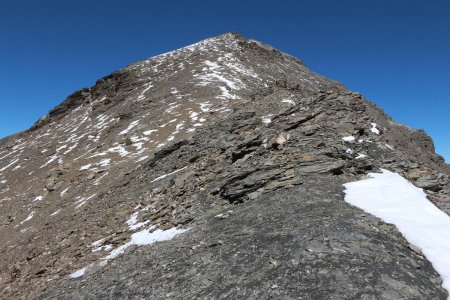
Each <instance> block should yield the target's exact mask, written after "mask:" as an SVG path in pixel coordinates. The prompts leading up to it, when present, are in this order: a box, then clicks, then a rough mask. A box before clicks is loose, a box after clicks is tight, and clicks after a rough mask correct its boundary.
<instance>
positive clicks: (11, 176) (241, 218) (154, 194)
mask: <svg viewBox="0 0 450 300" xmlns="http://www.w3.org/2000/svg"><path fill="white" fill-rule="evenodd" d="M304 79H307V80H304ZM372 123H375V124H376V128H377V129H378V130H379V134H376V133H374V132H372V131H371V128H373V125H372ZM349 136H353V138H354V140H352V142H351V143H348V142H345V141H344V140H343V138H344V137H349ZM360 154H364V155H366V156H365V157H364V159H359V158H361V156H360ZM0 157H3V158H2V159H1V160H0V170H2V171H1V172H0V208H1V209H0V219H1V220H2V223H1V225H0V251H1V253H7V255H3V256H2V257H1V259H0V290H1V291H2V297H4V298H5V299H16V298H19V299H23V298H35V299H46V298H114V299H116V298H151V299H161V298H164V299H165V298H174V299H177V298H180V299H181V298H183V299H185V298H189V299H191V298H192V299H195V298H220V297H223V298H258V299H259V298H275V299H278V298H312V299H327V298H345V299H347V298H348V299H350V298H351V299H353V298H362V299H364V298H366V299H380V298H382V297H388V298H389V297H391V298H392V297H399V298H406V299H410V298H411V299H412V298H419V299H445V298H446V297H447V293H446V292H445V290H443V289H442V287H441V283H440V281H439V276H438V275H437V273H436V272H435V271H434V270H433V269H432V266H431V265H430V264H429V262H428V261H426V260H425V259H424V257H423V256H422V255H419V254H418V253H416V252H415V251H414V250H411V249H410V248H408V243H406V241H405V240H404V239H403V238H402V237H401V235H400V234H399V233H398V231H397V229H396V228H395V227H394V226H391V225H387V224H385V223H383V222H381V221H379V220H378V219H376V218H374V217H372V216H370V215H369V214H363V213H362V212H361V211H360V210H358V209H356V208H355V207H352V206H349V205H348V204H346V203H345V202H344V201H343V193H342V190H343V186H342V184H343V183H345V182H349V181H354V180H357V179H359V178H361V177H364V176H365V175H366V174H367V173H368V172H369V171H371V172H373V171H375V172H376V171H378V170H379V169H380V168H388V169H390V170H396V171H398V172H400V173H402V174H404V176H405V177H407V178H409V179H410V180H411V182H413V184H416V185H417V186H421V187H423V188H424V189H425V191H426V192H427V193H428V195H429V197H430V199H431V201H433V203H435V204H436V205H437V206H439V207H440V208H441V209H442V210H444V211H446V212H447V213H448V212H450V205H449V204H448V203H449V201H450V200H449V199H450V196H449V195H450V188H449V176H448V175H449V174H450V169H449V167H448V165H446V164H445V163H444V161H443V160H442V158H441V157H440V156H438V155H437V154H435V153H434V145H433V144H432V141H431V139H430V138H429V137H428V136H427V135H426V134H425V133H424V132H423V131H416V130H414V129H411V128H408V127H406V126H404V125H400V124H397V123H395V122H394V121H393V120H392V119H391V118H389V117H388V116H387V115H386V114H385V113H384V112H383V111H382V110H381V109H379V108H378V107H376V106H375V105H374V104H372V103H370V102H369V101H367V100H366V99H365V98H364V97H363V96H362V95H361V94H359V93H353V92H350V91H348V90H347V89H346V88H345V87H344V86H343V85H341V84H340V83H337V82H335V81H332V80H329V79H326V78H324V77H322V76H320V75H318V74H315V73H313V72H311V71H310V70H308V69H307V68H306V67H305V65H304V64H303V63H302V62H301V61H299V60H298V59H296V58H293V57H291V56H289V55H287V54H285V53H282V52H280V51H278V50H276V49H274V48H272V47H270V46H268V45H265V44H262V43H260V42H257V41H251V40H247V39H245V38H244V37H242V36H240V35H238V34H235V33H232V34H226V35H222V36H219V37H215V38H212V39H208V40H205V41H202V42H200V43H197V44H195V45H192V46H190V47H188V48H183V49H179V50H176V51H174V52H172V53H170V54H165V55H160V56H157V57H155V58H152V59H148V60H145V61H142V62H137V63H134V64H131V65H129V66H128V67H126V68H124V69H122V70H119V71H117V72H114V73H113V74H111V75H108V76H106V77H104V78H102V79H100V80H98V81H97V82H96V84H95V85H94V86H93V87H91V88H86V89H82V90H80V91H78V92H75V93H73V94H72V95H70V96H69V97H68V98H67V99H66V100H65V101H63V102H62V103H61V104H60V105H59V106H57V107H56V108H55V109H53V110H52V111H51V112H50V113H49V114H48V115H47V116H46V117H44V118H42V119H41V120H40V121H38V122H37V123H36V124H35V125H34V126H33V127H32V128H31V129H30V130H28V131H26V132H25V133H22V134H19V135H14V136H11V137H7V138H5V139H3V140H1V141H0ZM358 157H359V158H358ZM357 158H358V159H357ZM437 191H438V192H437ZM41 200H43V201H42V202H41ZM229 211H233V213H230V212H229ZM221 214H222V217H216V216H218V215H221ZM362 215H363V216H362ZM225 216H226V217H225ZM27 218H28V219H27ZM174 226H178V227H179V228H178V229H181V228H184V229H187V228H190V229H189V231H187V232H185V233H183V234H180V235H179V236H177V237H175V238H174V239H173V240H172V241H167V242H161V243H155V244H153V245H151V246H149V247H137V246H136V247H134V246H132V247H128V246H129V245H130V243H131V244H132V242H133V241H134V242H135V240H133V238H134V239H136V237H139V236H141V235H144V236H145V235H146V234H151V233H155V232H160V231H158V230H165V229H171V230H174V229H173V227H174ZM133 234H137V235H134V236H133ZM141 237H142V236H141ZM119 247H128V248H127V249H126V251H125V252H124V253H123V254H121V255H119V256H118V257H117V258H114V259H108V260H106V259H104V258H105V257H107V255H109V254H111V253H112V252H111V251H114V250H118V249H119V250H120V249H122V248H119ZM83 268H86V270H85V273H84V275H83V276H81V277H80V278H75V279H72V278H69V277H68V275H69V274H72V273H73V272H75V271H77V270H83ZM349 272H350V273H349ZM77 274H78V273H77ZM192 274H195V276H192ZM349 274H351V275H349ZM4 278H6V279H5V280H3V279H4ZM175 278H176V280H175ZM243 278H245V280H243Z"/></svg>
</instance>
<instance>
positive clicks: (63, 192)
mask: <svg viewBox="0 0 450 300" xmlns="http://www.w3.org/2000/svg"><path fill="white" fill-rule="evenodd" d="M68 189H69V187H68V188H66V189H65V190H64V191H62V192H61V194H59V195H60V196H61V197H63V196H64V194H65V193H66V192H67V190H68Z"/></svg>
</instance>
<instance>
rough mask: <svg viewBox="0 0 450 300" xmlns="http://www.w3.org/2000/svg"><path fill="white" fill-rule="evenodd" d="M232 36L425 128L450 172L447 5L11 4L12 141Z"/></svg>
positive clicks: (0, 31)
mask: <svg viewBox="0 0 450 300" xmlns="http://www.w3.org/2000/svg"><path fill="white" fill-rule="evenodd" d="M229 31H238V32H240V33H242V34H243V35H245V36H247V37H250V38H255V39H257V40H260V41H263V42H266V43H268V44H271V45H273V46H274V47H276V48H279V49H281V50H283V51H285V52H288V53H290V54H292V55H294V56H296V57H299V58H300V59H302V60H303V61H304V62H305V64H306V65H307V66H308V67H309V68H311V69H312V70H314V71H316V72H318V73H320V74H322V75H325V76H327V77H329V78H332V79H335V80H338V81H340V82H342V83H344V84H345V85H346V86H347V87H348V88H349V89H351V90H354V91H360V92H362V93H363V94H364V95H365V96H366V97H367V98H368V99H370V100H372V101H373V102H375V103H377V104H378V105H379V106H380V107H382V108H383V109H384V110H385V111H386V112H387V113H388V114H390V115H391V116H392V117H393V118H394V119H395V120H397V121H399V122H401V123H404V124H407V125H409V126H411V127H414V128H424V129H425V130H426V131H427V132H428V133H429V134H430V135H431V136H432V138H433V139H434V141H435V143H436V146H437V151H438V153H440V154H441V155H443V156H444V157H445V158H446V160H447V162H450V133H449V130H450V117H449V115H450V1H447V0H445V1H444V0H442V1H439V0H435V1H414V0H408V1H404V0H390V1H387V0H378V1H353V0H351V1H350V0H341V1H335V0H333V1H320V0H318V1H283V0H277V1H264V0H259V1H244V0H240V1H234V0H227V1H206V0H197V1H195V0H189V1H188V0H184V1H182V0H178V1H174V0H153V1H143V0H128V1H118V0H108V1H107V0H103V1H100V0H97V1H95V0H90V1H87V0H77V1H70V0H65V1H59V0H58V1H56V0H54V1H50V0H40V1H32V0H29V1H24V0H14V1H13V0H5V1H2V4H1V6H0V91H1V92H0V105H1V106H0V137H3V136H6V135H9V134H12V133H15V132H18V131H21V130H24V129H27V128H28V127H30V126H31V125H32V124H33V123H34V122H35V121H36V120H37V119H38V118H39V117H41V116H43V115H45V114H46V113H47V112H48V111H49V110H50V109H51V108H53V107H54V106H56V105H57V104H59V103H60V102H61V101H63V100H64V99H65V98H66V96H67V95H69V94H71V93H72V92H74V91H75V90H77V89H80V88H81V87H89V86H92V85H93V84H94V83H95V81H96V80H97V79H99V78H100V77H102V76H105V75H108V74H109V73H111V72H113V71H114V70H117V69H119V68H122V67H124V66H126V65H127V64H129V63H131V62H134V61H137V60H141V59H144V58H147V57H150V56H153V55H156V54H159V53H162V52H167V51H170V50H173V49H175V48H179V47H183V46H185V45H187V44H191V43H194V42H196V41H198V40H201V39H204V38H207V37H210V36H214V35H218V34H221V33H224V32H229Z"/></svg>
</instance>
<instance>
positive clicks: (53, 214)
mask: <svg viewBox="0 0 450 300" xmlns="http://www.w3.org/2000/svg"><path fill="white" fill-rule="evenodd" d="M60 211H61V209H58V210H57V211H55V212H54V213H52V214H51V215H50V216H51V217H53V216H56V215H57V214H59V212H60Z"/></svg>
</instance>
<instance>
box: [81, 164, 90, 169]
mask: <svg viewBox="0 0 450 300" xmlns="http://www.w3.org/2000/svg"><path fill="white" fill-rule="evenodd" d="M91 166H92V164H87V165H85V166H82V167H81V168H80V171H83V170H88V169H89V168H90V167H91Z"/></svg>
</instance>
